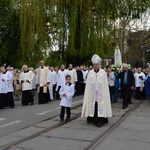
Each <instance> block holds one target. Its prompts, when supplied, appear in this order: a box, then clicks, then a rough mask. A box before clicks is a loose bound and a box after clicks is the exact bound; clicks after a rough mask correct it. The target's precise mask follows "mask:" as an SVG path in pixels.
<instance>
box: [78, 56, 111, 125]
mask: <svg viewBox="0 0 150 150" xmlns="http://www.w3.org/2000/svg"><path fill="white" fill-rule="evenodd" d="M100 61H101V58H100V57H99V56H98V55H96V54H95V55H94V56H93V57H92V63H93V68H94V69H92V70H91V71H90V72H89V74H88V76H87V81H86V88H85V94H84V99H83V107H82V116H81V117H87V122H93V123H94V124H95V125H96V126H98V127H100V126H102V125H103V124H105V123H108V117H112V109H111V103H110V94H109V88H108V81H107V74H106V72H105V71H104V70H103V69H101V68H100Z"/></svg>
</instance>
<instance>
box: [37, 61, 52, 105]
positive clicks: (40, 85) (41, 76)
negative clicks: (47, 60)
mask: <svg viewBox="0 0 150 150" xmlns="http://www.w3.org/2000/svg"><path fill="white" fill-rule="evenodd" d="M50 82H51V76H50V70H49V69H48V67H46V66H44V61H43V60H41V61H40V67H39V68H38V69H37V76H36V84H37V91H38V97H39V99H38V103H39V104H45V103H48V102H49V101H50V96H49V88H48V87H49V84H50Z"/></svg>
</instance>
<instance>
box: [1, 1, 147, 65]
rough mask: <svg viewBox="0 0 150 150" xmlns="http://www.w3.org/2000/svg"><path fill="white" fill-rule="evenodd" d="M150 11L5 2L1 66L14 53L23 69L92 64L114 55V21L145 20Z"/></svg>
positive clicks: (132, 6)
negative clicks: (41, 65)
mask: <svg viewBox="0 0 150 150" xmlns="http://www.w3.org/2000/svg"><path fill="white" fill-rule="evenodd" d="M149 7H150V1H149V0H136V1H135V0H1V3H0V8H1V9H0V14H1V16H0V17H1V18H0V27H2V31H3V32H0V38H1V41H0V42H1V45H2V46H0V51H1V55H0V62H1V63H2V62H3V60H5V61H6V59H7V58H8V54H9V55H10V53H11V56H10V61H11V63H12V62H13V63H14V65H15V64H16V63H17V64H18V65H19V66H21V65H23V64H28V65H30V66H35V65H36V64H37V63H38V62H39V60H40V59H45V60H46V59H47V63H49V64H50V65H57V64H56V63H58V64H59V63H61V62H65V63H66V64H68V63H73V64H74V65H80V64H87V63H89V62H90V59H91V56H92V55H93V54H94V53H97V54H99V55H100V56H101V57H104V56H106V55H109V54H111V53H112V52H113V49H114V47H115V46H116V45H115V42H114V41H113V40H112V36H111V35H110V34H109V33H111V32H110V31H111V30H113V29H114V28H113V27H112V26H111V25H110V21H115V20H117V19H122V18H129V20H132V19H135V18H140V17H141V14H142V13H143V12H145V11H146V10H147V8H149ZM57 47H58V48H57ZM53 50H54V52H52V51H53ZM56 50H58V51H57V52H56ZM48 54H49V56H48ZM2 58H3V59H2Z"/></svg>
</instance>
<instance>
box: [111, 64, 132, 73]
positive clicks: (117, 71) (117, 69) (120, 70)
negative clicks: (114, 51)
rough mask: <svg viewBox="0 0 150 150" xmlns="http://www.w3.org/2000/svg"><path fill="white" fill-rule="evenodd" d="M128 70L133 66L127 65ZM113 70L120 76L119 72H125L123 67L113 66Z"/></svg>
mask: <svg viewBox="0 0 150 150" xmlns="http://www.w3.org/2000/svg"><path fill="white" fill-rule="evenodd" d="M127 66H128V68H129V69H131V65H130V64H127ZM110 68H111V70H112V71H114V73H115V74H118V73H119V72H122V71H123V65H114V64H112V65H111V66H110Z"/></svg>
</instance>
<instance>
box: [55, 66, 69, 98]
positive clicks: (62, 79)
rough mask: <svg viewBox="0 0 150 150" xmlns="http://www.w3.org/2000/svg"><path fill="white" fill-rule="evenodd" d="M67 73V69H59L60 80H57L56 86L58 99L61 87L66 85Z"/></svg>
mask: <svg viewBox="0 0 150 150" xmlns="http://www.w3.org/2000/svg"><path fill="white" fill-rule="evenodd" d="M66 75H67V70H66V69H64V70H63V69H61V70H59V71H58V81H57V86H56V99H59V91H60V88H61V87H62V86H63V85H64V83H65V76H66Z"/></svg>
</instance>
